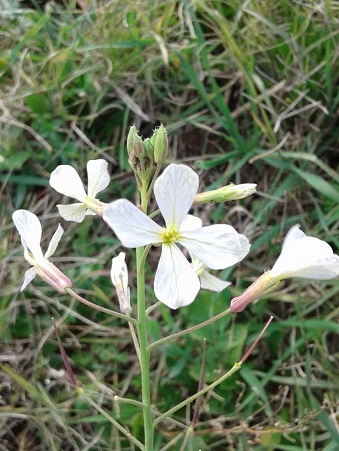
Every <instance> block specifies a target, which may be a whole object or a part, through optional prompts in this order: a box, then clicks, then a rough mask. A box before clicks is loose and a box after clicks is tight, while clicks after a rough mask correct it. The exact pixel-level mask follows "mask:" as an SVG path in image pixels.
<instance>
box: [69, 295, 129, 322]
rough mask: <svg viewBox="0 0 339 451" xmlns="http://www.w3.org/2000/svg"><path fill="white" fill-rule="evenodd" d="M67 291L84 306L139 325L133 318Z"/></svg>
mask: <svg viewBox="0 0 339 451" xmlns="http://www.w3.org/2000/svg"><path fill="white" fill-rule="evenodd" d="M65 291H66V292H67V293H68V294H69V295H70V296H72V298H74V299H77V300H78V301H80V302H81V303H82V304H85V305H87V306H88V307H91V308H93V309H95V310H99V311H100V312H103V313H107V314H108V315H112V316H116V317H117V318H121V319H124V320H126V321H128V322H129V323H132V324H134V325H135V326H136V325H137V324H138V321H137V320H136V319H134V318H131V317H130V316H126V315H124V314H123V313H119V312H115V311H114V310H110V309H108V308H105V307H101V306H100V305H97V304H94V303H93V302H91V301H88V300H87V299H85V298H83V297H81V296H80V295H79V294H77V293H75V291H73V290H72V289H71V288H65Z"/></svg>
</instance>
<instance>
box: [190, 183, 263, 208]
mask: <svg viewBox="0 0 339 451" xmlns="http://www.w3.org/2000/svg"><path fill="white" fill-rule="evenodd" d="M256 186H257V185H256V184H255V183H243V184H241V185H233V183H231V184H229V185H227V186H224V187H222V188H219V189H214V190H211V191H206V192H204V193H199V194H196V196H195V198H194V202H193V205H202V204H208V203H209V202H227V201H230V200H237V199H244V198H245V197H248V196H250V195H251V194H253V193H255V192H256Z"/></svg>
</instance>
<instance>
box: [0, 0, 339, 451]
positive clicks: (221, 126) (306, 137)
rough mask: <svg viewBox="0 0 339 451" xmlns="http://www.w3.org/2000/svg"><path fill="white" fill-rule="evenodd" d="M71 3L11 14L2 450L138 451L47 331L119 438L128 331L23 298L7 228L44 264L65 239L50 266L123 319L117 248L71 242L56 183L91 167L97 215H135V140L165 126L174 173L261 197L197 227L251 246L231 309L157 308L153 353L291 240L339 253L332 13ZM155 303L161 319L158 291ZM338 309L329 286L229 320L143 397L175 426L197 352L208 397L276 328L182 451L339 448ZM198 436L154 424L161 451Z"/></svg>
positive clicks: (3, 174)
mask: <svg viewBox="0 0 339 451" xmlns="http://www.w3.org/2000/svg"><path fill="white" fill-rule="evenodd" d="M8 3H9V4H10V5H9V6H8ZM38 3H39V4H40V6H38ZM64 3H65V5H66V4H67V6H65V5H64V4H63V2H59V3H58V4H55V3H53V2H48V3H47V4H46V5H45V6H43V5H42V2H41V3H40V2H28V1H27V2H18V3H17V4H16V5H15V2H7V3H6V2H0V8H1V7H3V8H6V5H7V9H6V14H4V15H1V19H0V20H1V28H2V44H1V51H0V75H1V79H0V87H1V88H0V89H1V99H0V127H1V144H0V145H1V149H0V183H1V188H0V204H1V210H0V211H1V212H0V224H1V232H0V234H1V239H0V265H1V266H0V278H1V284H0V312H1V313H0V338H1V342H0V349H1V351H0V354H1V356H2V364H3V366H2V373H0V384H1V404H0V431H1V432H0V448H1V449H4V450H9V451H11V450H16V449H19V448H20V447H21V449H25V450H34V449H41V450H43V449H46V450H47V449H48V450H63V451H64V450H78V449H79V450H82V449H91V450H108V449H116V450H119V449H131V445H130V443H128V441H127V440H125V439H124V437H123V436H121V434H120V433H119V432H118V431H117V430H116V429H115V428H114V427H113V426H112V424H111V423H110V422H109V421H107V419H106V418H104V417H103V416H101V415H100V414H98V413H97V412H96V411H95V409H94V408H92V407H91V406H90V405H89V404H88V403H87V402H86V401H85V400H84V399H83V398H81V397H79V396H77V395H76V393H75V392H74V390H73V388H72V386H71V385H70V383H69V380H68V376H67V374H65V372H64V370H63V362H62V359H61V357H60V351H59V348H58V345H57V341H56V337H55V335H54V332H53V329H52V323H51V317H54V318H55V321H56V322H57V323H58V325H59V332H60V335H61V338H62V341H63V343H64V346H65V349H66V352H67V354H68V356H69V359H70V361H71V364H72V368H73V371H74V373H75V374H76V377H77V379H78V380H79V381H80V382H81V384H82V386H83V388H84V390H85V391H86V393H87V394H88V396H90V397H91V398H92V399H93V400H94V401H95V402H97V403H98V404H100V405H101V406H102V407H104V408H105V409H106V410H107V411H108V412H109V414H110V415H111V416H113V417H114V418H117V417H118V413H117V411H116V409H115V406H114V402H113V396H114V395H115V394H118V395H119V396H124V395H126V397H129V398H133V399H140V377H139V369H138V366H137V360H136V356H135V354H134V350H133V346H132V344H131V339H130V335H129V329H128V328H127V327H126V325H125V324H124V323H123V322H121V321H120V320H117V319H112V318H107V316H106V315H104V314H102V313H100V312H96V311H92V310H91V309H89V308H88V307H85V306H83V305H79V304H76V303H73V302H72V301H71V300H70V299H69V298H68V297H67V296H60V295H56V293H55V292H53V291H52V290H51V289H50V288H49V287H48V286H46V285H44V283H43V282H42V281H41V280H39V279H38V278H36V279H35V280H34V281H33V283H32V284H31V285H30V287H29V288H28V289H27V290H26V291H25V292H24V293H20V286H21V282H22V277H23V273H24V271H25V270H26V269H27V265H26V262H25V261H24V260H23V257H22V247H21V243H20V240H19V237H18V235H17V233H16V231H15V230H14V226H13V223H12V220H11V215H12V213H13V211H14V210H16V209H19V208H26V209H29V210H30V211H33V212H34V213H36V214H37V215H38V216H39V218H41V219H42V225H43V230H44V234H43V240H44V241H43V243H42V245H43V246H42V247H43V249H44V248H46V246H47V244H48V242H49V239H50V237H51V235H52V234H53V232H54V231H55V229H56V227H57V224H58V222H62V226H63V227H64V228H65V235H64V236H63V239H62V240H61V243H60V247H59V248H58V251H57V253H56V256H55V258H54V262H55V263H56V264H57V265H58V266H59V267H60V268H61V269H62V270H63V271H64V272H65V273H66V274H67V275H68V276H69V277H70V278H71V279H72V281H73V282H74V285H75V287H76V289H77V291H78V292H79V293H80V294H81V293H84V294H85V295H86V296H87V297H88V298H89V299H90V300H92V301H93V302H97V303H100V304H101V305H103V306H105V307H108V308H109V307H112V306H113V305H114V306H116V298H115V293H114V291H113V290H112V286H111V282H110V279H109V270H110V260H111V258H112V256H113V255H115V253H116V252H117V251H119V249H120V247H119V243H118V241H117V239H116V238H115V237H114V236H112V234H111V232H110V230H109V229H108V228H107V227H106V225H105V224H103V223H102V222H100V221H99V220H98V219H96V218H91V217H89V218H87V219H86V221H84V222H83V223H81V224H80V225H76V224H73V223H64V221H62V220H61V219H60V218H59V216H58V214H57V209H56V207H55V205H56V203H59V202H60V196H58V195H57V194H56V193H55V192H54V191H53V190H52V189H51V188H50V187H49V184H48V178H49V174H50V172H51V171H52V170H53V169H54V168H55V167H56V166H57V165H59V164H71V165H73V166H74V167H76V169H77V170H79V171H80V172H81V173H82V174H84V175H85V171H84V169H85V165H86V162H87V161H88V160H89V159H93V158H99V157H102V158H105V159H107V161H108V162H109V163H110V173H111V175H112V183H111V185H110V187H109V188H108V190H106V191H105V193H103V195H102V197H101V199H102V200H103V201H109V200H112V199H116V198H118V197H127V198H129V199H131V200H133V199H134V186H133V176H132V173H131V171H130V170H129V166H128V163H127V154H126V147H125V144H126V138H127V133H128V129H129V126H130V125H132V124H134V123H135V124H136V125H137V127H138V129H139V130H140V132H141V133H142V134H143V136H144V137H147V136H149V135H150V134H151V131H152V130H153V129H154V127H155V126H156V125H157V124H159V123H160V122H163V123H164V125H165V126H166V127H167V129H168V130H169V132H170V134H169V139H170V155H169V159H168V161H169V162H173V161H179V162H183V163H186V164H189V165H190V166H191V167H193V168H194V169H195V170H197V171H198V173H199V176H200V180H201V191H202V190H204V189H209V188H211V189H215V188H217V187H219V186H222V185H225V184H227V183H229V182H231V181H232V182H235V183H245V182H255V183H257V184H258V195H255V196H252V197H251V198H249V199H245V200H242V201H237V202H233V203H230V204H227V205H225V206H224V205H220V204H218V205H208V206H206V207H205V208H199V213H201V216H202V217H203V218H205V222H208V221H210V222H212V223H214V222H215V223H218V222H226V223H230V224H232V225H233V226H234V227H235V228H236V229H237V230H238V231H239V232H241V233H245V234H246V235H247V236H248V237H249V239H250V241H251V242H252V243H253V244H252V248H251V252H250V254H249V256H248V257H247V258H246V259H245V260H244V261H243V262H242V263H241V264H239V265H237V266H236V267H235V268H231V269H230V270H225V271H224V272H223V276H224V278H225V279H230V280H232V282H233V285H232V286H231V287H230V289H229V290H226V291H225V292H222V293H221V294H220V295H217V294H212V295H211V294H210V293H207V292H201V293H200V294H199V296H198V298H197V299H196V301H195V302H194V303H193V304H192V305H191V306H189V307H186V308H183V309H181V310H180V311H177V312H175V313H173V312H172V313H171V312H170V311H169V310H168V309H167V308H166V307H165V306H160V307H159V309H156V310H155V311H154V312H153V314H152V318H151V320H150V334H151V336H152V338H153V339H158V338H160V337H162V336H164V335H166V334H169V333H173V332H175V331H178V330H180V329H182V328H184V327H188V326H192V325H194V324H196V323H197V322H199V321H203V320H205V319H207V318H209V317H210V316H212V315H213V314H215V313H218V312H220V311H222V310H223V309H225V307H228V305H229V301H230V299H231V298H232V297H233V296H235V295H238V294H240V293H241V292H242V291H243V290H244V289H245V288H246V287H247V286H248V285H249V283H250V282H251V281H252V280H254V279H255V278H256V277H258V276H259V275H260V274H261V273H262V272H263V271H264V270H265V269H267V268H270V267H271V266H272V265H273V263H274V261H275V259H276V258H277V256H278V254H279V252H280V247H281V243H282V240H283V237H284V236H285V233H286V231H287V230H288V228H289V227H290V226H292V225H294V224H296V223H300V224H301V225H302V229H303V230H304V231H305V232H306V233H307V234H309V235H314V236H317V237H318V238H321V239H324V240H325V241H327V242H328V243H329V244H330V245H331V246H332V248H333V249H334V250H335V252H336V253H338V248H339V232H338V224H339V207H338V199H339V177H338V166H339V159H338V155H337V149H336V146H337V142H338V137H339V132H338V130H339V129H338V119H337V117H336V112H337V111H338V106H339V93H338V89H337V86H338V83H339V76H338V74H339V64H338V58H337V49H338V44H339V33H338V6H337V4H336V2H330V1H326V2H323V3H322V8H320V7H319V8H318V7H316V5H315V3H314V2H312V1H305V2H286V1H259V0H257V1H251V2H240V1H237V0H232V1H228V2H220V1H218V2H214V1H209V2H207V1H206V0H200V1H188V0H183V1H179V2H167V1H160V0H153V1H148V2H145V1H135V0H134V1H132V0H126V1H124V2H115V1H112V2H104V1H99V0H94V1H91V2H89V1H82V2H78V3H77V2H75V1H69V2H64ZM9 8H12V9H11V10H10V9H9ZM46 243H47V244H46ZM127 254H128V263H129V269H130V271H131V273H132V282H131V289H132V292H133V288H135V287H134V285H133V284H134V281H133V280H134V277H133V275H134V274H135V267H134V266H133V265H134V263H133V258H132V257H133V255H132V252H131V253H129V252H127ZM153 263H154V262H152V261H150V262H149V264H150V266H149V267H148V271H147V273H148V282H149V283H151V280H152V270H153V269H154V264H153ZM148 294H149V302H151V300H152V299H153V298H152V296H153V295H152V289H151V288H149V289H148ZM338 294H339V284H338V281H337V280H336V281H329V282H313V281H311V282H310V281H302V280H289V281H287V282H286V283H285V284H284V285H283V286H282V287H281V288H280V289H279V291H278V292H277V293H275V294H274V295H271V296H270V297H267V298H264V299H261V300H260V301H259V302H257V303H255V304H253V305H250V306H248V308H247V309H246V310H245V311H244V312H243V313H240V314H238V315H237V316H236V317H234V318H230V319H223V320H221V321H220V322H217V323H215V324H214V325H213V326H209V327H207V328H205V329H202V330H199V331H197V332H195V333H193V334H191V335H190V336H188V337H186V338H184V339H179V340H178V341H176V342H173V343H171V344H168V345H165V346H163V347H162V348H161V349H160V350H159V351H155V352H154V354H152V376H153V378H154V383H153V384H152V390H153V392H152V397H153V401H154V405H155V406H156V408H157V409H159V411H165V410H167V409H169V408H170V407H172V406H173V405H174V404H175V403H176V402H180V401H182V400H183V399H185V398H186V397H188V396H190V395H192V394H194V393H195V392H196V391H197V387H198V382H199V371H200V365H201V355H202V346H203V345H202V340H203V338H206V339H207V353H206V362H205V380H206V382H212V381H213V380H214V379H215V378H216V377H218V376H220V375H221V374H222V372H224V371H227V370H228V369H229V368H230V367H231V366H232V365H233V363H234V362H235V361H236V360H238V359H239V358H240V357H241V355H243V353H244V352H245V350H246V349H248V347H249V346H250V344H251V343H252V342H253V340H254V339H255V337H256V336H257V334H258V333H259V331H260V330H261V328H262V326H263V324H264V323H265V322H266V320H267V318H268V315H270V314H273V316H274V318H275V321H274V323H273V324H272V325H271V326H270V328H269V329H268V330H267V332H266V334H265V336H264V338H263V340H262V341H261V342H260V344H259V345H258V347H257V348H256V349H255V351H254V353H253V354H252V356H251V358H250V359H249V360H248V361H247V362H246V364H245V365H244V366H243V368H242V369H241V371H240V372H239V373H236V375H234V376H232V378H231V379H229V380H228V381H226V382H224V383H223V384H222V385H220V386H219V387H218V388H217V389H216V390H215V391H214V392H213V393H211V394H210V395H208V396H207V397H206V398H205V399H204V401H203V404H202V406H201V409H200V417H199V424H198V426H197V427H196V429H195V432H194V434H193V436H192V438H191V439H190V442H189V443H188V444H187V445H186V449H188V450H191V449H192V450H196V449H206V450H207V449H211V450H219V449H220V450H221V449H230V450H231V449H237V450H247V449H248V450H250V449H255V450H259V451H260V450H293V451H298V450H307V451H308V450H326V451H332V450H333V451H334V450H335V449H337V448H338V422H337V416H338V414H337V410H338V381H339V372H338V349H337V346H336V344H337V341H338V324H337V319H338V314H339V304H338ZM132 298H133V301H134V302H135V294H134V293H132ZM152 302H153V301H152ZM191 418H192V409H187V410H181V411H179V412H177V413H176V414H175V420H176V423H175V424H170V423H168V424H167V423H163V424H161V426H160V427H159V430H158V433H157V437H156V449H160V448H161V447H163V446H165V445H166V443H171V444H170V445H169V448H168V449H173V450H176V449H178V450H179V449H180V444H181V442H182V440H183V434H184V433H185V428H186V427H187V425H188V424H189V421H190V420H191ZM120 420H121V422H122V423H123V424H124V425H126V426H128V428H129V429H130V430H131V432H133V433H134V434H136V435H137V436H138V438H139V439H141V438H142V416H141V414H140V411H139V410H138V409H137V408H136V407H135V406H131V405H121V406H120ZM19 443H20V446H19ZM86 446H87V448H86Z"/></svg>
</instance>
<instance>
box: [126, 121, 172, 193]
mask: <svg viewBox="0 0 339 451" xmlns="http://www.w3.org/2000/svg"><path fill="white" fill-rule="evenodd" d="M127 152H128V163H129V165H130V166H131V168H132V169H133V172H134V173H135V175H136V177H137V180H138V181H139V182H140V183H143V182H145V183H146V185H147V184H148V182H149V180H150V178H151V176H152V173H153V171H154V168H155V167H156V166H162V165H163V164H164V163H165V161H166V158H167V155H168V139H167V132H166V129H165V127H164V126H163V125H162V124H161V125H160V127H158V128H156V129H155V130H154V132H153V135H152V136H151V138H146V139H142V138H141V137H140V136H139V134H138V131H137V128H136V126H135V125H133V126H132V127H131V128H130V131H129V133H128V136H127Z"/></svg>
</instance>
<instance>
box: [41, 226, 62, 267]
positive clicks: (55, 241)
mask: <svg viewBox="0 0 339 451" xmlns="http://www.w3.org/2000/svg"><path fill="white" fill-rule="evenodd" d="M63 233H64V229H63V228H62V227H61V225H60V224H59V225H58V228H57V229H56V231H55V232H54V235H53V236H52V239H51V241H50V243H49V245H48V249H47V251H46V254H45V258H46V259H48V258H49V257H51V256H52V255H53V254H54V252H55V250H56V248H57V247H58V244H59V241H60V239H61V237H62V235H63Z"/></svg>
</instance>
